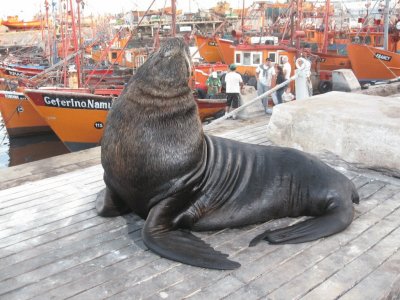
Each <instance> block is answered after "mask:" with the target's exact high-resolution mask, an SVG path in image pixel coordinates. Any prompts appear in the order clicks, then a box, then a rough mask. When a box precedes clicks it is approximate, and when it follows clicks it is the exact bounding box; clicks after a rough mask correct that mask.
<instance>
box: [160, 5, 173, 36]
mask: <svg viewBox="0 0 400 300" xmlns="http://www.w3.org/2000/svg"><path fill="white" fill-rule="evenodd" d="M171 10H172V24H171V26H172V36H173V37H175V35H176V3H175V0H171ZM160 22H161V19H160Z"/></svg>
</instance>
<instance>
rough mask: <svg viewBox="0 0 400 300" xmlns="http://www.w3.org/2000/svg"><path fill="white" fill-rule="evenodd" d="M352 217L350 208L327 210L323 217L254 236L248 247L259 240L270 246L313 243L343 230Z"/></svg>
mask: <svg viewBox="0 0 400 300" xmlns="http://www.w3.org/2000/svg"><path fill="white" fill-rule="evenodd" d="M353 215H354V210H353V207H352V206H351V207H347V208H344V207H335V208H333V209H329V208H328V210H327V214H325V215H322V216H319V217H316V218H311V219H307V220H305V221H303V222H300V223H297V224H295V225H292V226H289V227H285V228H281V229H276V230H267V231H265V232H264V233H262V234H260V235H258V236H256V237H255V238H254V239H253V240H252V241H251V242H250V244H249V246H250V247H252V246H255V245H257V244H258V242H260V241H261V240H265V241H268V242H269V243H271V244H298V243H304V242H310V241H314V240H317V239H319V238H323V237H327V236H330V235H332V234H334V233H337V232H340V231H342V230H344V229H345V228H346V227H347V226H349V224H350V223H351V221H352V220H353Z"/></svg>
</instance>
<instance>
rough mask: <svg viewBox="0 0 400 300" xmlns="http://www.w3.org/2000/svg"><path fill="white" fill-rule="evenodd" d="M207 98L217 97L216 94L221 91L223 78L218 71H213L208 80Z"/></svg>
mask: <svg viewBox="0 0 400 300" xmlns="http://www.w3.org/2000/svg"><path fill="white" fill-rule="evenodd" d="M206 85H207V99H212V98H215V95H217V94H219V93H221V86H222V85H221V80H220V79H219V78H218V73H217V72H215V71H214V72H212V73H211V76H210V77H208V79H207V81H206Z"/></svg>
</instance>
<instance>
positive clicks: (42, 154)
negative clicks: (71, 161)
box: [0, 115, 69, 169]
mask: <svg viewBox="0 0 400 300" xmlns="http://www.w3.org/2000/svg"><path fill="white" fill-rule="evenodd" d="M66 153H69V151H68V149H67V148H66V147H65V146H64V144H63V143H62V142H61V141H60V140H59V139H58V137H57V136H56V135H55V134H54V133H51V134H44V135H38V136H31V137H23V138H9V137H8V134H7V130H6V128H5V126H4V122H3V119H2V117H1V115H0V169H2V168H7V167H11V166H16V165H20V164H24V163H27V162H32V161H36V160H39V159H44V158H48V157H52V156H56V155H61V154H66Z"/></svg>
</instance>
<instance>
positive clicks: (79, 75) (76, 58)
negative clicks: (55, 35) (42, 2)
mask: <svg viewBox="0 0 400 300" xmlns="http://www.w3.org/2000/svg"><path fill="white" fill-rule="evenodd" d="M69 4H70V7H71V22H72V39H73V42H74V52H77V51H78V50H79V47H78V38H77V36H76V26H75V15H74V7H73V5H72V0H69ZM75 64H76V71H77V75H78V87H80V77H81V62H80V57H79V55H77V56H75Z"/></svg>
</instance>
